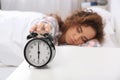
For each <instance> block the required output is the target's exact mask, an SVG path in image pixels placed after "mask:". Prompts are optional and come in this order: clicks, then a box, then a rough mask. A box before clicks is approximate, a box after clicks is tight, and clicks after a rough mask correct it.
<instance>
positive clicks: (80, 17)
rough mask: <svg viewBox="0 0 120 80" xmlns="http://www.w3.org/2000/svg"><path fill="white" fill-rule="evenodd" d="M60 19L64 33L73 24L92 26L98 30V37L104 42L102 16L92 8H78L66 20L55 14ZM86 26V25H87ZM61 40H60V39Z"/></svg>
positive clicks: (61, 29)
mask: <svg viewBox="0 0 120 80" xmlns="http://www.w3.org/2000/svg"><path fill="white" fill-rule="evenodd" d="M55 17H56V19H57V20H58V23H59V26H60V31H61V32H62V33H63V34H64V33H65V32H66V31H67V30H68V29H69V28H70V27H71V26H72V25H87V26H91V27H92V28H93V29H94V30H95V31H96V36H95V37H94V38H96V39H97V40H98V41H99V42H100V43H102V42H103V37H104V32H103V23H102V18H101V16H100V15H98V14H97V13H96V12H93V11H92V10H86V11H85V10H77V11H75V12H74V13H72V14H71V15H70V16H68V17H67V18H66V19H65V20H64V22H63V21H62V20H61V18H60V17H59V16H57V15H56V16H55ZM87 26H86V27H87ZM59 42H60V41H59Z"/></svg>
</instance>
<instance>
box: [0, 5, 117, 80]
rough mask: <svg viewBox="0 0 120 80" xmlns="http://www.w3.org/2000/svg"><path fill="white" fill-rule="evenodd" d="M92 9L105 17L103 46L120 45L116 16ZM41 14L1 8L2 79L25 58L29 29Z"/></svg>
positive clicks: (0, 73) (0, 58) (0, 70)
mask: <svg viewBox="0 0 120 80" xmlns="http://www.w3.org/2000/svg"><path fill="white" fill-rule="evenodd" d="M90 9H93V11H95V12H97V13H99V14H100V15H101V16H102V18H103V23H104V32H105V37H104V38H105V40H104V42H103V43H102V44H101V47H113V48H115V47H119V44H118V40H117V37H116V27H115V25H116V24H115V22H114V17H113V16H112V15H111V14H110V12H108V11H106V10H104V9H101V8H95V7H93V8H90ZM41 16H44V14H42V13H39V12H30V11H5V10H0V37H1V38H0V80H4V79H6V77H7V76H8V75H10V73H11V72H12V71H13V70H15V69H16V67H17V66H18V65H19V64H20V63H21V62H22V61H23V60H24V57H23V48H24V45H25V43H26V36H27V35H28V34H29V31H28V30H29V28H30V26H31V24H32V22H33V21H34V20H36V19H38V18H41ZM66 47H67V46H66ZM3 73H4V74H3Z"/></svg>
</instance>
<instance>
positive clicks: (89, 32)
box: [65, 25, 96, 45]
mask: <svg viewBox="0 0 120 80" xmlns="http://www.w3.org/2000/svg"><path fill="white" fill-rule="evenodd" d="M95 35H96V32H95V30H94V29H93V28H92V27H91V26H86V25H82V26H78V25H76V26H71V27H70V28H69V29H68V30H67V32H66V33H65V42H66V43H67V44H69V45H81V44H82V43H85V42H86V41H88V40H90V39H92V38H94V37H95Z"/></svg>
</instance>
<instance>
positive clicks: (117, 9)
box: [110, 0, 120, 45]
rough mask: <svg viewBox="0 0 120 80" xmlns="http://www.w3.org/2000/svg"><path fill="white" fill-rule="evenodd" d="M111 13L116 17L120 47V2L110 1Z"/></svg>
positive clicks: (119, 0) (118, 0) (116, 0)
mask: <svg viewBox="0 0 120 80" xmlns="http://www.w3.org/2000/svg"><path fill="white" fill-rule="evenodd" d="M110 11H111V13H112V15H113V16H114V17H115V22H116V23H117V25H116V26H115V27H116V36H117V38H118V41H119V45H120V0H111V1H110Z"/></svg>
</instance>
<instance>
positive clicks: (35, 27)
mask: <svg viewBox="0 0 120 80" xmlns="http://www.w3.org/2000/svg"><path fill="white" fill-rule="evenodd" d="M36 29H37V25H33V26H32V27H31V28H30V30H29V32H36Z"/></svg>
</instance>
